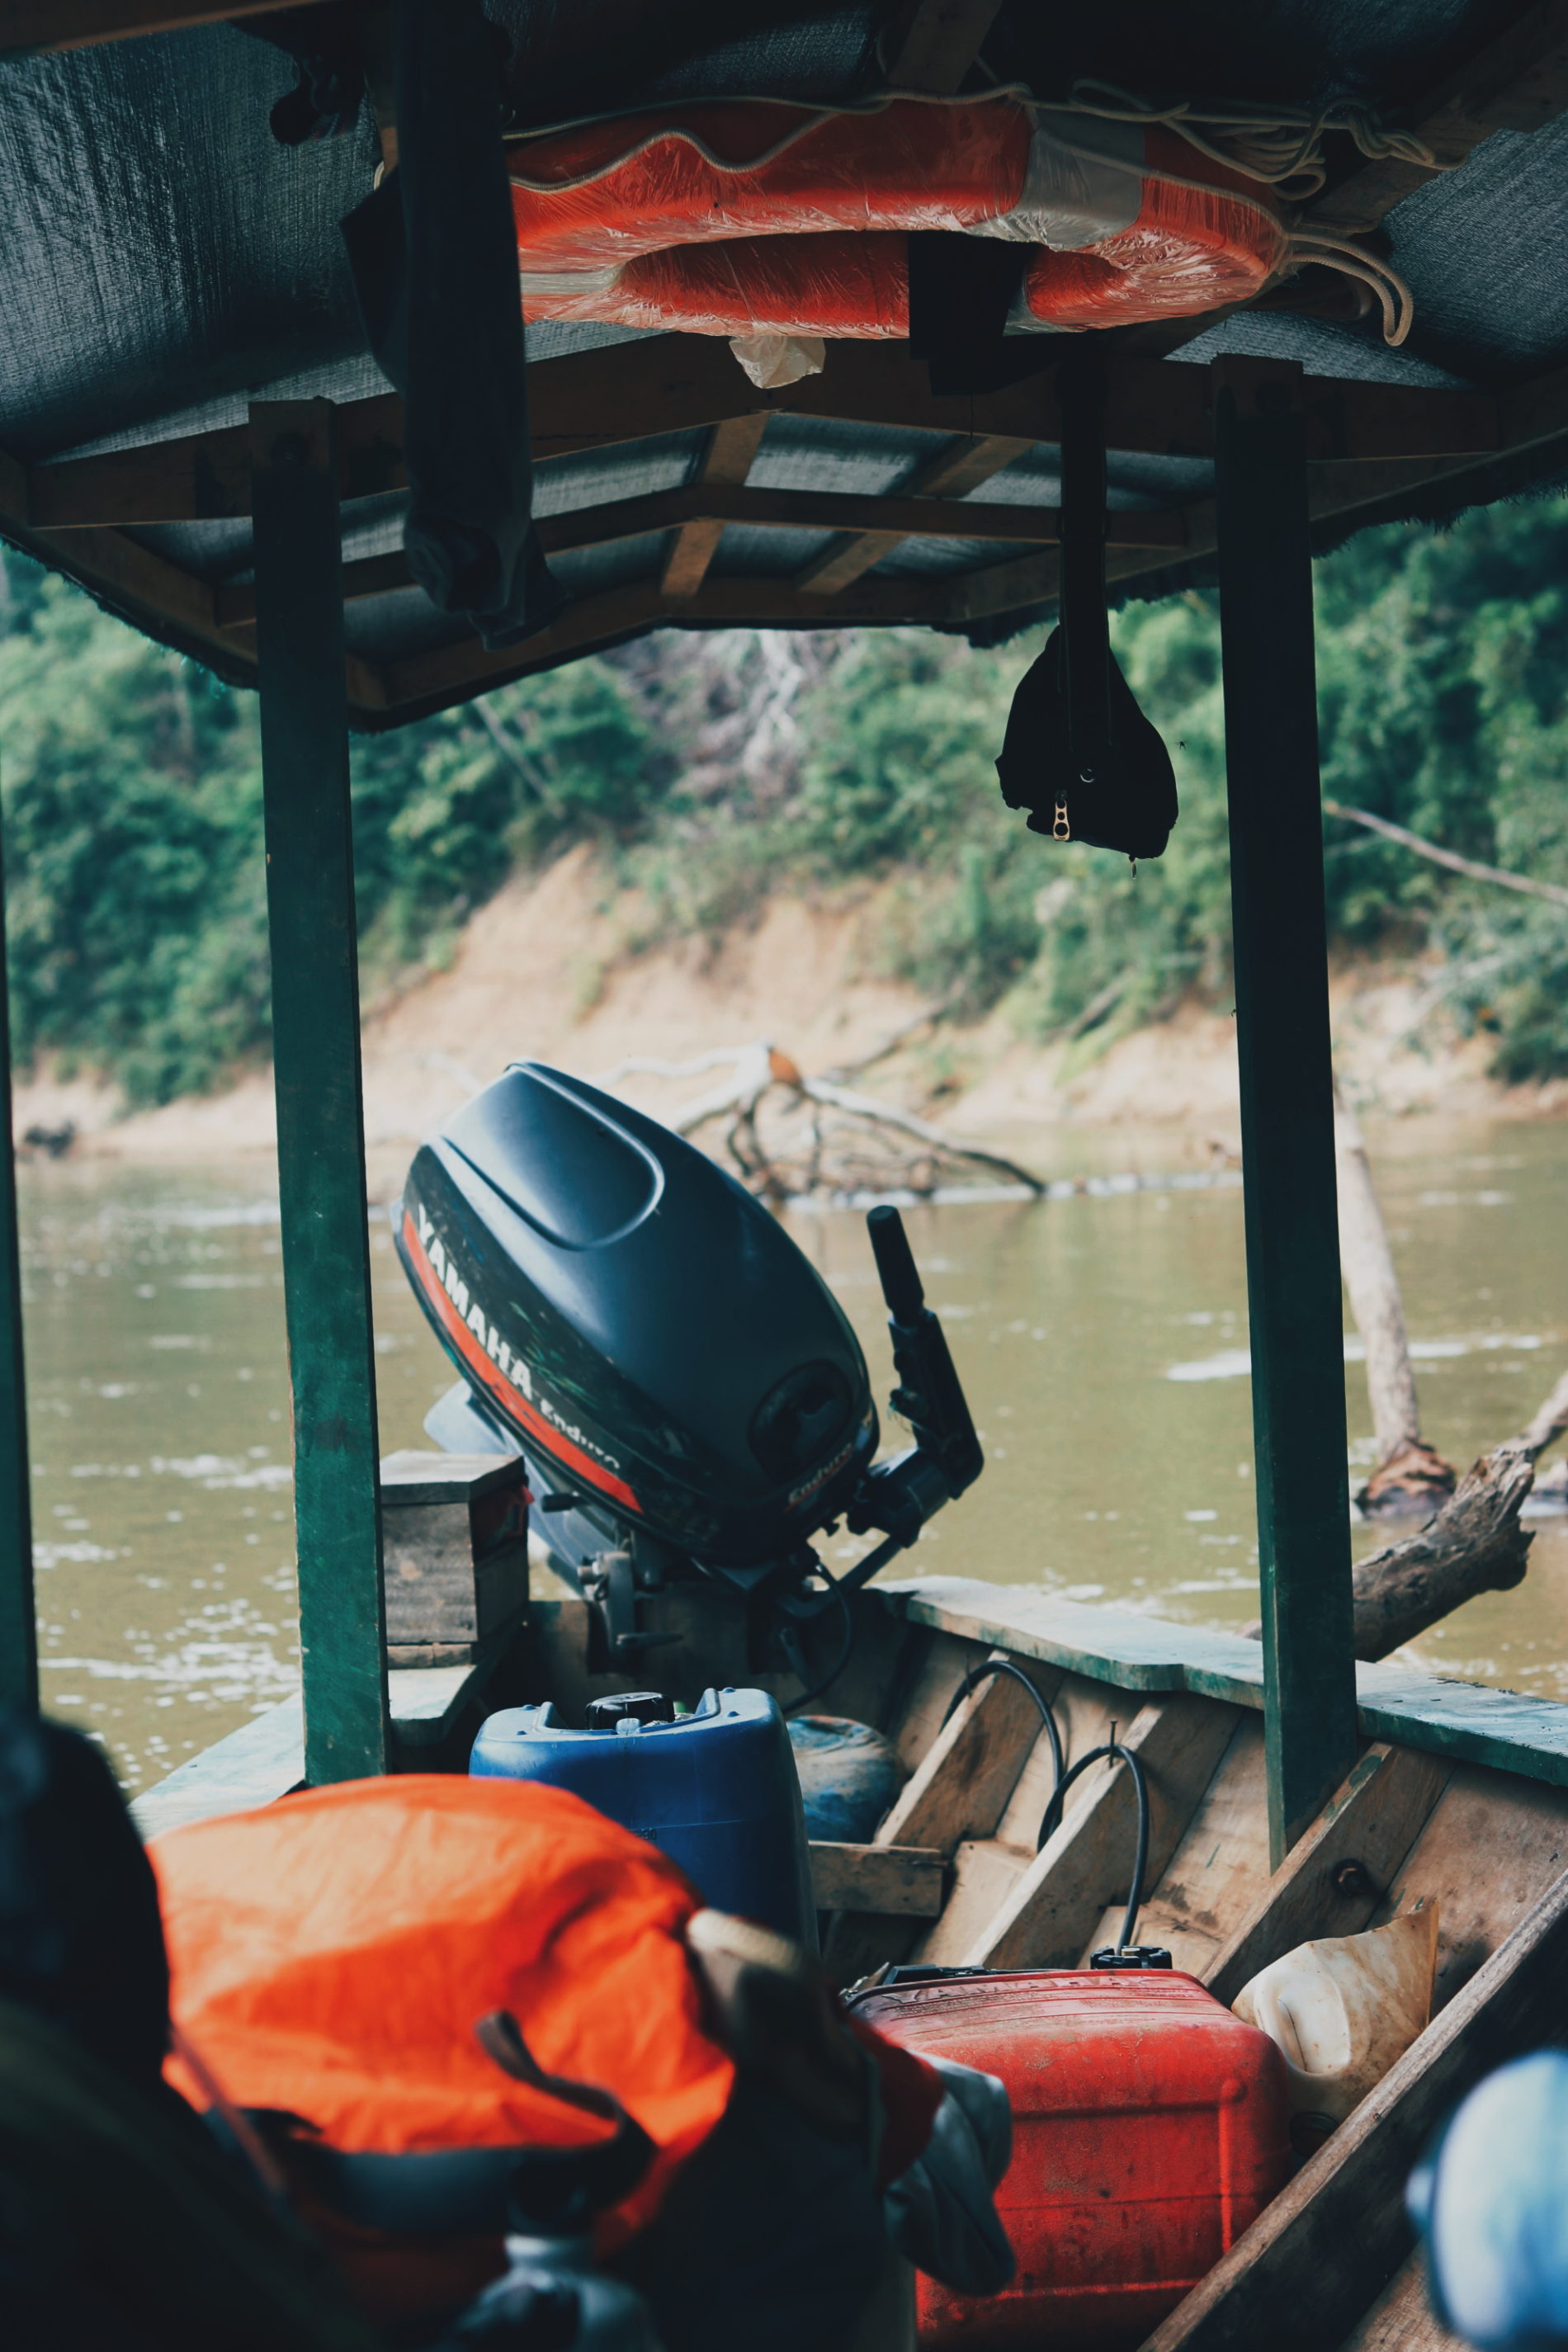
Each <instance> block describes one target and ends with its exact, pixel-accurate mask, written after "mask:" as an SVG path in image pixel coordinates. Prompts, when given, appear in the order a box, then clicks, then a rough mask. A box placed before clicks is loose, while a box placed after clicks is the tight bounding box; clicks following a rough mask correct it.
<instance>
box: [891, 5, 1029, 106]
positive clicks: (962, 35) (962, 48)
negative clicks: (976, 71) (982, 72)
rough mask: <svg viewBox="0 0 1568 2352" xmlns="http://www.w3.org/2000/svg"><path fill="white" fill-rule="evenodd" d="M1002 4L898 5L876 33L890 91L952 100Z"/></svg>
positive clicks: (977, 54)
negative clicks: (921, 92) (924, 92)
mask: <svg viewBox="0 0 1568 2352" xmlns="http://www.w3.org/2000/svg"><path fill="white" fill-rule="evenodd" d="M1001 5H1002V0H902V5H900V6H898V7H896V8H895V9H894V11H893V14H892V17H891V20H890V22H889V24H887V25H886V26H884V27H883V29H882V31H881V32H880V33H879V36H878V39H877V54H878V56H879V58H880V60H881V64H882V69H883V72H884V73H885V74H886V76H887V80H888V87H889V89H919V90H927V91H929V92H931V95H932V96H933V97H937V98H951V97H952V94H953V92H954V91H955V90H957V89H961V88H962V86H963V78H964V76H965V74H966V73H967V72H968V71H969V68H970V67H971V66H972V65H973V63H974V60H975V58H977V57H978V56H979V54H980V47H981V44H982V42H983V41H984V38H985V36H986V34H987V33H988V32H989V31H990V30H991V27H992V26H993V25H994V22H995V20H996V17H997V15H998V14H999V12H1000V9H1001Z"/></svg>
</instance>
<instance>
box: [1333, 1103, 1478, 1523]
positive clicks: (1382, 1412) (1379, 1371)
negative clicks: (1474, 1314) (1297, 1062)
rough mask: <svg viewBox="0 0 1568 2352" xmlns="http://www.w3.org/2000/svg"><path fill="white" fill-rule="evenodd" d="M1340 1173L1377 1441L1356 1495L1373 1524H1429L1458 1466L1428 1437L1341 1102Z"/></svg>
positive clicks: (1363, 1164) (1362, 1148)
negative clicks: (1377, 1520)
mask: <svg viewBox="0 0 1568 2352" xmlns="http://www.w3.org/2000/svg"><path fill="white" fill-rule="evenodd" d="M1334 1166H1335V1173H1336V1175H1337V1177H1338V1180H1339V1200H1340V1265H1341V1267H1342V1271H1343V1274H1344V1279H1345V1288H1346V1290H1347V1291H1348V1292H1349V1294H1350V1302H1351V1312H1352V1315H1353V1316H1354V1318H1355V1325H1356V1329H1357V1330H1358V1331H1359V1332H1360V1333H1361V1336H1362V1344H1363V1347H1364V1348H1365V1349H1366V1387H1367V1396H1368V1398H1369V1400H1370V1402H1371V1405H1372V1426H1373V1434H1374V1436H1375V1438H1376V1441H1377V1466H1376V1468H1375V1469H1374V1470H1373V1474H1372V1476H1371V1477H1370V1478H1369V1479H1368V1480H1367V1482H1366V1484H1365V1486H1363V1487H1362V1488H1361V1490H1360V1492H1359V1493H1358V1494H1357V1496H1356V1502H1357V1503H1358V1505H1359V1506H1360V1507H1361V1508H1362V1510H1363V1511H1365V1512H1366V1513H1367V1514H1368V1515H1369V1516H1371V1517H1395V1516H1401V1517H1408V1516H1413V1515H1415V1514H1416V1513H1419V1514H1420V1515H1421V1516H1422V1517H1426V1515H1427V1514H1428V1513H1429V1512H1431V1511H1434V1510H1436V1508H1437V1507H1438V1505H1439V1504H1440V1503H1442V1502H1443V1501H1444V1500H1445V1499H1446V1498H1447V1496H1449V1495H1451V1494H1452V1493H1453V1492H1454V1483H1455V1472H1454V1467H1453V1465H1452V1464H1451V1463H1449V1462H1445V1461H1444V1459H1443V1457H1442V1455H1441V1454H1438V1453H1437V1452H1436V1449H1435V1448H1434V1447H1432V1446H1430V1445H1428V1444H1426V1440H1425V1438H1424V1437H1423V1436H1422V1434H1421V1412H1420V1406H1419V1404H1418V1403H1417V1401H1416V1395H1415V1367H1414V1366H1413V1364H1412V1363H1411V1360H1410V1339H1409V1334H1408V1333H1407V1331H1406V1329H1405V1306H1404V1301H1403V1300H1402V1298H1401V1297H1400V1294H1399V1276H1398V1275H1397V1274H1396V1273H1395V1272H1394V1253H1393V1251H1392V1250H1391V1249H1390V1247H1389V1245H1388V1228H1387V1226H1386V1225H1385V1224H1384V1222H1383V1211H1382V1209H1381V1207H1380V1206H1379V1204H1378V1198H1377V1191H1376V1188H1375V1186H1374V1185H1373V1181H1372V1163H1371V1161H1370V1160H1368V1158H1367V1151H1366V1144H1365V1141H1364V1139H1363V1136H1362V1131H1361V1127H1360V1124H1359V1122H1358V1121H1357V1119H1356V1118H1355V1115H1354V1113H1353V1112H1352V1110H1350V1109H1349V1108H1347V1106H1346V1105H1345V1104H1344V1103H1343V1102H1342V1100H1341V1099H1340V1097H1339V1095H1338V1093H1337V1091H1336V1094H1335V1097H1334Z"/></svg>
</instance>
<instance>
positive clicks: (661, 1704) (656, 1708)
mask: <svg viewBox="0 0 1568 2352" xmlns="http://www.w3.org/2000/svg"><path fill="white" fill-rule="evenodd" d="M674 1721H675V1701H674V1700H673V1699H672V1698H666V1697H665V1696H664V1693H663V1692H662V1691H617V1692H616V1695H615V1696H614V1697H612V1698H591V1699H590V1700H589V1701H588V1728H589V1730H590V1731H618V1730H619V1729H620V1727H621V1725H622V1724H623V1723H673V1722H674Z"/></svg>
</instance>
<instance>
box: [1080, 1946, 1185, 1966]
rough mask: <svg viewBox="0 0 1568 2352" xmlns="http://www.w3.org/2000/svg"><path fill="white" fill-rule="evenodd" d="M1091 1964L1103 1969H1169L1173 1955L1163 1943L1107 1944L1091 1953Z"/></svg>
mask: <svg viewBox="0 0 1568 2352" xmlns="http://www.w3.org/2000/svg"><path fill="white" fill-rule="evenodd" d="M1170 1965H1171V1955H1170V1953H1169V1952H1168V1951H1167V1950H1166V1949H1165V1948H1164V1946H1163V1944H1107V1945H1106V1946H1105V1947H1104V1948H1103V1949H1101V1950H1100V1951H1098V1952H1091V1953H1090V1955H1089V1967H1090V1968H1091V1969H1101V1970H1105V1969H1168V1968H1169V1967H1170Z"/></svg>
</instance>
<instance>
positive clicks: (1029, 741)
mask: <svg viewBox="0 0 1568 2352" xmlns="http://www.w3.org/2000/svg"><path fill="white" fill-rule="evenodd" d="M1061 404H1062V523H1061V530H1062V541H1061V545H1062V573H1061V578H1062V586H1061V618H1060V621H1059V623H1058V626H1057V627H1056V628H1054V629H1053V630H1052V631H1051V634H1050V635H1049V636H1048V637H1047V640H1046V646H1045V651H1044V652H1043V653H1042V654H1041V655H1040V657H1039V659H1038V660H1037V662H1036V663H1035V665H1034V667H1033V668H1032V669H1030V670H1029V671H1028V673H1027V675H1026V677H1025V678H1024V680H1023V682H1022V684H1021V685H1020V686H1019V688H1018V690H1017V692H1016V695H1015V696H1014V698H1013V708H1012V709H1011V711H1010V712H1009V714H1008V718H1007V732H1006V735H1005V738H1004V739H1003V744H1002V756H1001V758H1000V759H999V760H998V761H997V762H996V772H997V774H998V776H999V777H1000V778H1001V780H1002V797H1003V799H1004V800H1005V802H1006V803H1007V805H1008V807H1009V808H1022V809H1027V810H1028V812H1029V821H1028V822H1029V830H1030V832H1031V833H1045V834H1049V835H1051V836H1052V838H1053V839H1054V840H1057V841H1086V842H1088V843H1089V845H1091V847H1093V848H1096V849H1120V850H1121V851H1123V852H1124V853H1125V855H1126V856H1129V857H1131V858H1133V859H1137V858H1140V857H1158V856H1160V854H1161V852H1162V851H1163V848H1164V846H1165V844H1166V843H1167V841H1169V839H1170V837H1171V828H1172V826H1173V824H1175V822H1176V779H1175V773H1174V771H1173V768H1172V766H1171V755H1170V753H1169V752H1168V751H1166V749H1165V746H1164V743H1163V741H1162V740H1161V738H1160V736H1159V734H1158V732H1157V731H1156V730H1155V729H1154V728H1153V727H1152V726H1151V724H1150V722H1149V720H1148V719H1145V717H1144V716H1143V713H1142V710H1140V709H1139V708H1138V705H1137V702H1136V701H1135V700H1134V698H1133V695H1132V689H1131V687H1130V686H1129V685H1128V683H1127V680H1126V679H1125V678H1124V677H1122V675H1121V669H1120V668H1119V667H1118V666H1117V662H1116V657H1115V656H1114V655H1113V654H1112V652H1111V650H1110V622H1109V617H1108V615H1107V612H1106V604H1105V378H1104V374H1103V373H1102V371H1101V369H1100V364H1099V362H1098V361H1097V360H1096V359H1094V358H1093V356H1092V355H1091V354H1089V353H1088V352H1083V353H1079V352H1075V353H1074V354H1073V355H1072V357H1071V358H1070V359H1069V360H1068V361H1065V362H1063V366H1062V374H1061Z"/></svg>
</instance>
